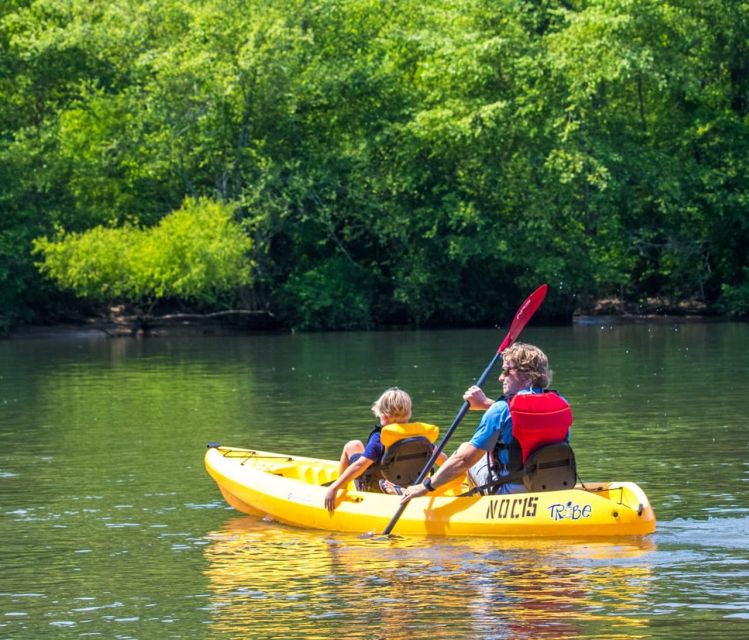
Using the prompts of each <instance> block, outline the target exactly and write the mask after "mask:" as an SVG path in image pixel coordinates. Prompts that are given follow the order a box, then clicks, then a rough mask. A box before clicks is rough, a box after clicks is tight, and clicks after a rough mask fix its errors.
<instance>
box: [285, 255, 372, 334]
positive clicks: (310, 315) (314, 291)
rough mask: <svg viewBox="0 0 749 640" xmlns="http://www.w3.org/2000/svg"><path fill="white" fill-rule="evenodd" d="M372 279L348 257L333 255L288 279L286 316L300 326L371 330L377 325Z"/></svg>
mask: <svg viewBox="0 0 749 640" xmlns="http://www.w3.org/2000/svg"><path fill="white" fill-rule="evenodd" d="M368 280H369V278H368V276H367V274H366V273H365V272H364V271H363V270H362V269H361V268H360V267H358V266H357V265H355V264H352V263H351V262H350V261H349V260H348V259H346V258H344V257H341V256H335V257H333V258H330V259H328V260H326V261H325V262H322V263H320V264H317V265H315V266H314V267H312V268H310V269H308V270H306V271H304V272H301V273H296V274H294V275H292V276H291V277H290V278H289V279H288V280H287V281H286V284H285V285H284V287H283V290H282V292H281V304H282V308H283V309H284V316H285V317H287V318H288V319H289V321H290V322H291V323H292V324H293V325H294V326H296V327H298V328H300V329H368V328H370V327H371V326H372V325H373V322H372V318H371V316H370V303H369V297H370V295H371V294H370V287H369V282H368Z"/></svg>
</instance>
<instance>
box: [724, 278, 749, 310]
mask: <svg viewBox="0 0 749 640" xmlns="http://www.w3.org/2000/svg"><path fill="white" fill-rule="evenodd" d="M718 308H719V309H720V310H721V311H722V312H723V313H725V314H727V315H729V316H744V317H746V316H749V268H747V267H744V281H743V282H742V283H741V284H739V285H737V286H732V285H729V284H724V285H723V287H722V290H721V296H720V299H719V300H718Z"/></svg>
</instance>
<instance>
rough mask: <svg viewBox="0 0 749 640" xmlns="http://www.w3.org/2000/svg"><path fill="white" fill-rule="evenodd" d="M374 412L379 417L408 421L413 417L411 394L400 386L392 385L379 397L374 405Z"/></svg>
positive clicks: (395, 420)
mask: <svg viewBox="0 0 749 640" xmlns="http://www.w3.org/2000/svg"><path fill="white" fill-rule="evenodd" d="M372 412H373V413H374V414H375V415H376V416H377V417H378V418H383V417H385V418H390V419H391V420H393V421H394V422H408V421H409V420H410V419H411V396H409V395H408V394H407V393H406V392H405V391H403V390H402V389H399V388H398V387H391V388H390V389H388V390H386V391H385V392H384V393H383V394H382V395H381V396H380V397H379V398H377V400H376V401H375V403H374V404H373V405H372Z"/></svg>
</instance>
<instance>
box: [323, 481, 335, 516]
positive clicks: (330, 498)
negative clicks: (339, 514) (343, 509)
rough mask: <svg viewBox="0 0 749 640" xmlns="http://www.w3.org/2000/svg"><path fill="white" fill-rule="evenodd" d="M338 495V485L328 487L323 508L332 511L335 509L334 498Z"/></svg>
mask: <svg viewBox="0 0 749 640" xmlns="http://www.w3.org/2000/svg"><path fill="white" fill-rule="evenodd" d="M337 496H338V487H330V489H328V490H327V492H326V493H325V508H326V509H327V510H328V511H330V513H333V511H334V510H335V499H336V497H337Z"/></svg>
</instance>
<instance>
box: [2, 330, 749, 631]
mask: <svg viewBox="0 0 749 640" xmlns="http://www.w3.org/2000/svg"><path fill="white" fill-rule="evenodd" d="M503 337H504V330H502V329H497V330H493V331H489V330H474V331H431V332H420V331H414V332H382V333H368V332H362V333H321V334H294V335H280V334H272V335H250V336H241V337H236V336H235V337H202V338H189V337H185V338H152V339H108V338H101V337H84V336H80V337H67V338H64V339H60V338H57V339H55V338H37V339H22V340H14V341H2V342H0V444H2V453H0V554H2V556H1V557H2V572H1V573H0V637H2V638H13V639H32V638H33V639H36V638H41V637H49V638H107V639H109V638H140V639H150V638H159V639H161V638H190V639H199V638H215V639H228V638H340V637H350V638H387V639H396V638H397V639H400V638H404V637H413V638H430V639H433V638H508V639H515V638H528V639H532V638H533V639H535V638H721V639H732V638H746V637H749V497H748V496H749V494H748V492H747V488H748V486H747V485H748V484H749V438H747V427H748V425H747V418H746V413H747V411H746V403H747V398H748V397H749V382H748V381H747V373H748V372H749V324H741V323H679V324H674V323H670V322H659V323H657V324H645V323H641V324H628V325H619V326H617V325H611V324H609V323H607V322H606V321H605V320H598V321H593V322H590V323H586V324H578V325H575V326H572V327H555V328H539V327H534V326H532V325H531V326H530V327H528V328H526V330H525V331H524V333H523V335H522V339H524V340H526V341H529V342H533V343H536V344H538V345H540V346H541V347H542V348H544V350H545V351H546V352H547V353H548V354H549V356H550V360H551V364H552V367H553V368H554V370H555V377H554V382H553V385H552V386H553V387H554V388H556V389H558V390H560V391H562V392H563V393H564V394H565V395H566V396H567V397H568V398H569V399H570V401H571V403H572V405H573V409H574V413H575V426H574V428H573V444H574V447H575V452H576V455H577V460H578V467H579V470H580V474H581V476H582V478H583V480H584V481H591V482H593V481H598V480H633V481H636V482H637V483H638V484H640V486H641V487H642V488H643V489H644V490H645V492H646V493H647V494H648V496H649V497H650V499H651V501H652V502H653V504H654V507H655V510H656V514H657V516H658V530H657V532H656V533H655V534H653V535H650V536H647V537H644V538H640V539H625V540H609V541H599V542H591V541H577V542H575V541H537V540H532V539H530V540H486V539H471V538H461V539H414V538H398V537H394V538H391V539H385V538H382V537H375V538H361V537H357V536H350V535H342V534H331V533H327V532H320V531H305V530H299V529H293V528H291V527H286V526H283V525H280V524H277V523H274V522H267V521H264V520H261V519H257V518H251V517H247V516H242V515H241V514H238V513H237V512H235V511H232V510H231V509H230V508H228V507H227V506H226V504H225V503H224V502H223V500H222V499H221V497H220V495H219V493H218V490H217V489H216V486H215V485H214V483H213V481H212V480H211V479H210V478H209V477H208V476H207V474H206V473H205V471H204V469H203V463H202V459H203V454H204V452H205V444H206V442H208V441H219V442H221V443H224V444H229V445H235V446H244V447H254V448H260V449H266V450H271V451H274V450H275V451H282V452H294V453H302V454H305V455H311V456H317V457H336V458H337V456H338V454H339V451H340V447H341V445H342V444H343V443H344V442H345V441H346V440H348V439H350V438H352V437H362V438H363V437H366V435H367V434H368V432H369V429H370V425H371V424H372V423H373V416H372V414H371V412H370V411H369V407H370V405H371V403H372V401H373V400H374V399H375V398H376V397H377V396H378V395H379V393H380V392H381V391H382V390H384V389H385V388H386V387H388V386H391V385H398V386H400V387H402V388H404V389H406V390H408V391H409V392H410V393H411V394H412V396H413V398H414V405H415V407H414V409H415V410H414V418H415V419H420V420H423V421H427V422H433V423H435V424H438V425H440V426H442V427H443V428H446V427H447V426H449V424H450V422H451V421H452V419H453V417H454V416H455V414H456V412H457V411H458V409H459V408H460V406H461V404H462V399H461V394H462V392H463V390H464V389H465V388H466V387H468V386H469V385H470V384H471V383H472V381H473V380H474V379H475V378H476V377H478V375H479V374H480V373H481V372H482V371H483V369H484V367H485V366H486V364H487V363H488V362H489V360H490V359H491V357H492V355H493V353H494V351H495V350H496V348H497V346H498V345H499V343H500V342H501V340H502V338H503ZM495 373H496V372H495ZM490 380H491V383H490V384H487V385H486V390H487V392H488V393H490V394H491V395H498V393H499V390H500V387H499V384H498V383H497V382H496V375H493V376H492V377H491V379H490ZM478 417H479V414H473V413H469V414H468V416H466V418H465V419H464V421H463V423H462V424H461V426H460V427H459V429H458V431H457V432H456V435H455V437H454V440H453V441H452V442H451V443H450V444H448V446H447V451H448V452H450V451H452V450H454V448H455V446H457V444H458V443H459V442H461V441H462V440H467V439H468V438H469V437H470V434H471V432H472V430H473V427H474V426H475V424H476V422H477V419H478Z"/></svg>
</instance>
